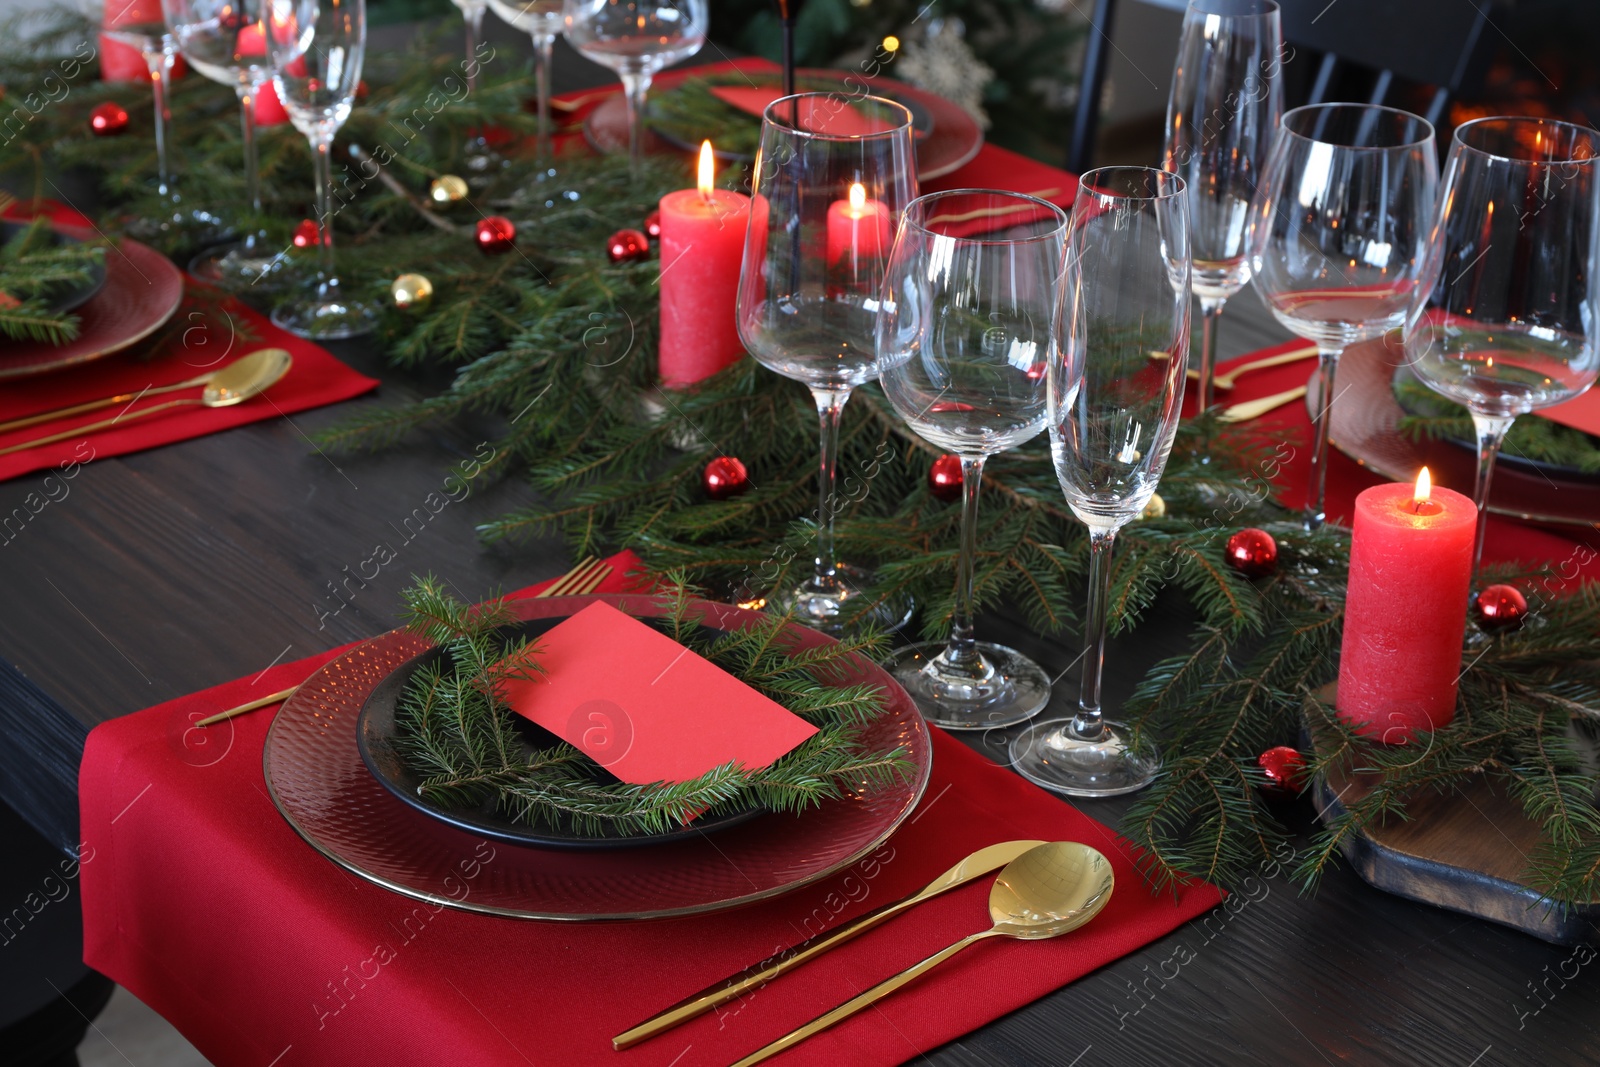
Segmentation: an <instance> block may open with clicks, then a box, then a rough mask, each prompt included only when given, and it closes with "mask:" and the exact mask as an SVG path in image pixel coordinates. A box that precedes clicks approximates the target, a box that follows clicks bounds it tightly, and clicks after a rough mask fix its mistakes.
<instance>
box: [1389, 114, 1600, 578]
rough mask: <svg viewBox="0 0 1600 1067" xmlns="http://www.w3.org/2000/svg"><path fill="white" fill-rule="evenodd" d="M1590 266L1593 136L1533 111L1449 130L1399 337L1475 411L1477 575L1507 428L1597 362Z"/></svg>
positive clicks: (1599, 143) (1416, 360) (1585, 384)
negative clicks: (1418, 274) (1429, 226)
mask: <svg viewBox="0 0 1600 1067" xmlns="http://www.w3.org/2000/svg"><path fill="white" fill-rule="evenodd" d="M1597 271H1600V133H1597V132H1596V131H1594V130H1592V129H1589V128H1588V127H1586V126H1576V125H1573V124H1571V123H1566V122H1557V121H1555V120H1553V119H1542V118H1503V117H1497V118H1483V119H1477V120H1475V121H1473V122H1468V123H1464V124H1463V125H1461V126H1458V127H1456V131H1455V136H1454V137H1453V138H1451V143H1450V156H1449V159H1448V160H1446V162H1445V173H1444V186H1443V189H1442V190H1441V192H1440V195H1439V212H1438V217H1437V219H1436V220H1435V222H1434V226H1433V233H1432V235H1431V236H1430V237H1429V240H1428V252H1427V266H1426V268H1425V270H1424V272H1423V279H1422V282H1421V284H1420V285H1419V286H1418V289H1417V295H1418V299H1417V300H1416V301H1415V303H1414V306H1413V308H1412V310H1411V314H1410V316H1409V317H1408V321H1407V324H1406V337H1405V347H1406V359H1407V362H1408V363H1409V364H1410V366H1411V369H1412V370H1413V371H1415V372H1416V374H1417V376H1418V377H1419V378H1421V379H1422V380H1423V382H1425V383H1426V384H1427V385H1428V386H1429V387H1430V388H1432V389H1433V390H1434V391H1436V392H1438V393H1442V394H1443V395H1444V396H1446V397H1449V398H1450V399H1451V400H1454V401H1455V402H1456V403H1458V404H1462V405H1464V406H1465V407H1466V408H1467V410H1469V411H1471V412H1472V423H1473V426H1474V427H1475V428H1476V429H1477V436H1478V477H1477V484H1476V487H1475V490H1474V493H1473V497H1474V499H1475V500H1476V502H1477V505H1478V533H1477V543H1476V546H1475V547H1474V549H1473V555H1472V567H1473V573H1474V574H1476V573H1477V569H1478V562H1479V559H1480V557H1481V556H1482V554H1483V529H1484V522H1485V520H1486V519H1487V517H1488V513H1489V510H1488V503H1489V481H1490V478H1491V477H1492V476H1493V474H1494V462H1495V458H1496V457H1497V456H1498V455H1499V454H1500V446H1501V444H1502V443H1503V442H1504V441H1505V436H1506V431H1508V430H1509V429H1511V424H1512V422H1513V421H1515V420H1516V417H1517V416H1518V415H1522V414H1525V413H1527V412H1529V411H1535V410H1538V409H1539V408H1545V407H1550V406H1551V405H1553V404H1559V403H1561V402H1562V401H1565V400H1570V399H1572V398H1573V397H1575V396H1577V395H1579V394H1580V393H1582V392H1583V391H1584V390H1586V389H1588V388H1589V387H1590V386H1591V385H1593V384H1594V381H1595V376H1596V374H1597V373H1600V280H1597V279H1596V272H1597Z"/></svg>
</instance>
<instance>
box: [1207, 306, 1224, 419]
mask: <svg viewBox="0 0 1600 1067" xmlns="http://www.w3.org/2000/svg"><path fill="white" fill-rule="evenodd" d="M1226 303H1227V300H1225V299H1223V300H1218V299H1202V300H1201V301H1200V410H1201V411H1209V410H1211V405H1212V404H1215V403H1216V402H1217V396H1216V387H1215V385H1214V384H1213V382H1214V380H1215V378H1216V373H1217V320H1218V319H1219V318H1221V317H1222V306H1223V305H1224V304H1226Z"/></svg>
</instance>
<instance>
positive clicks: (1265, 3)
mask: <svg viewBox="0 0 1600 1067" xmlns="http://www.w3.org/2000/svg"><path fill="white" fill-rule="evenodd" d="M1243 7H1253V8H1255V10H1254V11H1237V10H1219V9H1223V8H1243ZM1184 13H1185V14H1196V15H1215V16H1217V17H1218V18H1225V19H1264V18H1272V17H1273V16H1281V15H1282V13H1283V9H1282V8H1280V7H1279V6H1278V2H1277V0H1189V6H1188V7H1187V8H1186V9H1185V12H1184Z"/></svg>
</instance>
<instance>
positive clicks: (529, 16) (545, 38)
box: [489, 0, 562, 177]
mask: <svg viewBox="0 0 1600 1067" xmlns="http://www.w3.org/2000/svg"><path fill="white" fill-rule="evenodd" d="M561 4H562V0H489V6H490V7H492V8H494V13H495V14H496V15H499V16H500V17H501V18H502V19H504V20H505V21H506V22H507V23H508V24H510V25H512V26H515V27H517V28H518V29H520V30H523V31H526V33H527V34H528V36H529V37H531V38H533V87H534V100H535V103H536V104H537V105H538V110H539V139H538V142H537V145H538V159H539V161H540V163H542V164H545V166H546V172H545V176H546V177H548V176H549V174H550V173H552V172H551V171H549V170H548V169H547V168H548V164H549V162H550V159H551V156H552V155H553V153H552V151H551V146H550V63H551V53H552V50H553V49H554V48H555V43H556V38H557V37H558V36H560V34H561V21H562V12H561Z"/></svg>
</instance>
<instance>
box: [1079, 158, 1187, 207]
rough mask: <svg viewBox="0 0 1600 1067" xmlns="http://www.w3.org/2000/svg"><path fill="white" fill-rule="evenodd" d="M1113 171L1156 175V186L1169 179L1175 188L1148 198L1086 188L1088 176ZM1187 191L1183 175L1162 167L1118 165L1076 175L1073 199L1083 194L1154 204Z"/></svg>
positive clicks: (1133, 194)
mask: <svg viewBox="0 0 1600 1067" xmlns="http://www.w3.org/2000/svg"><path fill="white" fill-rule="evenodd" d="M1114 171H1137V172H1139V173H1141V174H1154V175H1156V180H1157V183H1158V184H1159V183H1160V182H1161V179H1163V178H1170V179H1171V180H1172V181H1173V182H1176V183H1177V188H1175V189H1173V190H1172V191H1170V192H1165V193H1163V192H1155V193H1151V194H1150V195H1148V196H1144V195H1141V194H1138V193H1112V192H1105V193H1101V192H1096V191H1095V190H1094V189H1093V188H1086V187H1088V186H1091V185H1092V183H1091V182H1090V181H1089V177H1090V175H1093V174H1111V173H1113V172H1114ZM1188 190H1189V183H1188V182H1186V181H1184V180H1183V175H1181V174H1178V173H1176V172H1174V171H1170V170H1167V169H1166V168H1164V167H1141V166H1138V165H1136V164H1126V163H1119V164H1113V165H1112V166H1109V167H1094V168H1093V169H1091V170H1086V171H1084V172H1083V173H1082V174H1080V175H1078V189H1077V192H1075V193H1074V194H1073V199H1077V196H1078V194H1079V193H1083V194H1086V195H1088V196H1095V197H1099V198H1100V199H1102V200H1140V201H1151V202H1154V201H1157V200H1171V199H1172V198H1173V197H1177V196H1183V195H1184V194H1185V193H1187V192H1188Z"/></svg>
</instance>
